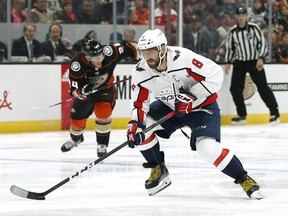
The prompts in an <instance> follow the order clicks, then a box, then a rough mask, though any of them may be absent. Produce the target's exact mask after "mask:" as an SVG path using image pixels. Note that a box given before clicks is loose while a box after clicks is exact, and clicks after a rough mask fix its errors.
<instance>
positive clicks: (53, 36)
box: [41, 24, 73, 61]
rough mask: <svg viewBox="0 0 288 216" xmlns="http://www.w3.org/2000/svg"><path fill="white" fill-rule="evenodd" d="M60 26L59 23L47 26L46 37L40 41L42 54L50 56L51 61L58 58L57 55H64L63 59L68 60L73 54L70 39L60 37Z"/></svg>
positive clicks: (61, 32)
mask: <svg viewBox="0 0 288 216" xmlns="http://www.w3.org/2000/svg"><path fill="white" fill-rule="evenodd" d="M62 34H63V31H62V27H61V25H59V24H51V25H50V26H49V32H48V39H47V40H46V41H45V42H42V43H41V47H42V49H43V52H44V55H46V56H50V58H51V60H52V61H55V60H57V61H58V59H57V58H56V57H57V56H66V58H65V59H63V61H66V60H67V61H68V60H70V58H71V57H72V55H73V50H72V47H73V46H72V41H71V40H70V39H68V38H62Z"/></svg>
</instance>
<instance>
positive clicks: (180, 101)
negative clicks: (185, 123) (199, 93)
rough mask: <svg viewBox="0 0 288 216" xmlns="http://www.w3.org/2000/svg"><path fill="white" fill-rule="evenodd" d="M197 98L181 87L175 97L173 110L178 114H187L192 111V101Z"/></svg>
mask: <svg viewBox="0 0 288 216" xmlns="http://www.w3.org/2000/svg"><path fill="white" fill-rule="evenodd" d="M196 99H197V98H196V97H195V96H194V95H193V94H192V93H191V92H190V91H187V90H185V89H183V88H182V87H181V88H180V89H179V93H178V95H177V96H176V99H175V111H176V112H178V113H180V114H187V113H190V112H192V105H193V101H195V100H196Z"/></svg>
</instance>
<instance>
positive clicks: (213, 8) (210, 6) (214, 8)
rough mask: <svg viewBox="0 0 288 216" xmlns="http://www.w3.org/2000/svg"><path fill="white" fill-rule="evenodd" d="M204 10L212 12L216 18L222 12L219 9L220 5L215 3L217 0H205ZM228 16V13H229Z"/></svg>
mask: <svg viewBox="0 0 288 216" xmlns="http://www.w3.org/2000/svg"><path fill="white" fill-rule="evenodd" d="M206 3H207V5H206V11H207V12H210V13H213V15H214V16H215V17H217V19H218V18H219V16H220V14H221V13H224V12H222V11H221V7H220V5H219V4H218V3H217V0H206ZM229 16H230V14H229Z"/></svg>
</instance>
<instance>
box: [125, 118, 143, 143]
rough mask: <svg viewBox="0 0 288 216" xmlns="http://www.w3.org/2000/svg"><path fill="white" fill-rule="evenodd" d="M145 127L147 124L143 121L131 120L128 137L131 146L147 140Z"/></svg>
mask: <svg viewBox="0 0 288 216" xmlns="http://www.w3.org/2000/svg"><path fill="white" fill-rule="evenodd" d="M145 128H146V126H145V124H143V123H142V122H138V121H135V120H131V121H130V122H129V123H128V130H127V139H128V142H129V147H130V148H134V147H135V145H140V144H141V143H142V142H143V141H144V140H145V135H144V134H143V133H142V131H143V130H144V129H145Z"/></svg>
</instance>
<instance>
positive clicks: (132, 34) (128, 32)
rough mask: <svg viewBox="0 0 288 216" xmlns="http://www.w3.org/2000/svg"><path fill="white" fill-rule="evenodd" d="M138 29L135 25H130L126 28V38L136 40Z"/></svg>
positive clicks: (126, 39)
mask: <svg viewBox="0 0 288 216" xmlns="http://www.w3.org/2000/svg"><path fill="white" fill-rule="evenodd" d="M135 35H136V30H135V28H134V27H133V26H131V25H129V26H126V27H125V28H124V40H125V41H135Z"/></svg>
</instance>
